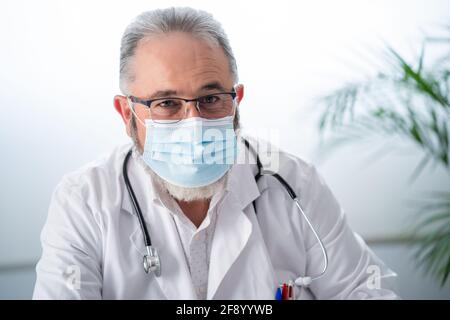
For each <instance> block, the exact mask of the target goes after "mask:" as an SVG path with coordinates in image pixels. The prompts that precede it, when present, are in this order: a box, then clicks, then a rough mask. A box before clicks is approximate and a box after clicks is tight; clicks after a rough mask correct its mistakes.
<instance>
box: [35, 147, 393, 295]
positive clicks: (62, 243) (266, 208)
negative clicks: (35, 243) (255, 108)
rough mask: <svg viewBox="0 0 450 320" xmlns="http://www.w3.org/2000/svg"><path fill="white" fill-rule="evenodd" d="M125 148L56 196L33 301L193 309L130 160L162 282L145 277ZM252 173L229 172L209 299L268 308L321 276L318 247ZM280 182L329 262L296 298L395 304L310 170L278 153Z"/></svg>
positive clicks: (173, 233)
mask: <svg viewBox="0 0 450 320" xmlns="http://www.w3.org/2000/svg"><path fill="white" fill-rule="evenodd" d="M129 148H130V145H126V146H121V147H118V148H117V149H116V150H115V151H114V152H113V153H112V154H111V155H109V156H108V157H105V158H104V159H102V160H100V161H97V162H95V163H92V164H90V165H88V166H85V167H83V168H82V169H80V170H78V171H77V172H75V173H72V174H69V175H66V176H65V177H64V178H63V179H62V181H61V183H60V184H59V185H58V186H57V188H56V190H55V192H54V194H53V197H52V200H51V205H50V209H49V214H48V218H47V221H46V224H45V226H44V229H43V231H42V235H41V241H42V247H43V252H42V257H41V259H40V261H39V263H38V264H37V267H36V271H37V281H36V285H35V290H34V295H33V298H34V299H102V298H103V299H196V294H195V291H194V287H193V285H192V281H191V278H190V274H189V270H188V265H187V262H186V260H185V255H184V253H183V248H182V245H181V243H180V240H179V237H178V235H177V230H176V226H175V224H174V221H173V219H172V218H171V215H170V213H169V212H168V209H167V208H166V207H165V206H164V205H163V203H162V202H161V200H160V199H158V198H157V197H156V196H155V193H154V192H153V187H154V185H153V184H152V183H151V182H150V179H149V176H148V174H147V173H146V172H145V171H144V169H143V167H142V166H141V165H140V164H139V163H138V162H137V160H136V159H133V158H132V159H131V160H130V163H129V165H128V170H129V171H128V172H129V177H130V181H131V184H132V185H133V188H134V190H135V193H136V195H137V198H138V199H139V203H140V206H141V209H142V211H143V215H144V218H145V220H146V223H147V228H148V229H149V232H150V236H151V240H152V243H153V246H154V247H156V248H157V249H158V251H159V255H160V259H161V267H162V269H161V272H162V273H161V276H160V277H156V276H155V275H153V274H146V273H145V272H144V270H143V266H142V258H143V255H144V254H145V250H144V248H145V247H144V241H143V236H142V233H141V229H140V227H139V222H138V219H137V217H136V214H135V213H134V211H133V207H132V205H131V202H130V198H129V195H128V193H127V191H126V188H125V185H124V181H123V176H122V165H123V160H124V157H125V154H126V152H127V151H128V150H129ZM255 172H256V165H234V166H233V167H232V169H231V171H230V172H229V179H228V188H227V190H228V191H227V192H226V194H225V197H224V198H223V200H222V202H221V204H220V205H219V207H218V218H217V224H216V229H215V234H214V238H213V242H212V248H211V257H210V266H209V278H208V291H207V298H208V299H273V298H274V295H275V289H276V287H277V285H278V284H279V283H282V282H287V281H289V280H294V279H296V278H297V277H299V276H303V275H305V274H306V275H314V274H317V273H318V272H320V271H321V269H322V263H323V257H322V253H321V251H320V247H319V246H318V244H317V242H316V240H315V238H314V236H313V234H312V232H311V231H310V230H309V228H308V226H307V224H306V222H305V221H304V219H303V218H302V217H301V215H300V214H299V212H298V209H297V208H296V207H295V205H294V203H293V201H292V200H291V199H290V198H289V195H288V194H287V193H286V192H285V191H284V189H282V187H281V186H280V184H279V183H278V182H277V181H276V180H275V179H273V178H271V177H263V178H261V179H260V181H259V182H258V185H257V184H256V182H255V179H254V174H255ZM279 174H280V175H281V176H283V177H284V178H285V179H286V180H287V181H288V183H289V184H290V185H291V186H292V188H293V189H294V191H295V192H296V193H297V195H298V196H299V198H300V201H301V204H302V206H303V208H304V210H305V212H306V214H307V215H308V216H309V217H310V219H311V222H312V224H313V225H314V226H315V228H316V230H317V232H318V233H319V235H320V236H321V238H322V239H323V242H324V244H325V246H326V248H327V250H328V256H329V268H328V270H327V272H326V275H325V276H324V277H322V278H321V279H319V280H317V281H314V282H313V283H312V284H311V285H310V287H309V288H308V289H303V288H302V289H299V288H297V289H296V298H297V299H367V298H380V299H392V298H396V297H397V295H396V293H395V291H394V289H393V287H392V281H393V280H394V278H395V273H393V272H392V271H390V270H389V269H388V268H387V267H386V266H384V264H383V263H382V262H381V261H380V260H379V259H377V258H376V257H375V256H374V254H373V253H372V252H371V251H370V249H369V248H368V247H367V246H366V245H365V243H364V242H363V241H362V240H361V239H360V238H358V237H357V236H356V235H355V234H354V233H353V232H352V231H351V229H350V228H349V226H348V224H347V222H346V219H345V215H344V213H343V210H342V209H341V208H340V206H339V204H338V203H337V201H336V199H335V198H334V196H333V194H332V193H331V192H330V190H329V189H328V187H327V186H326V184H325V183H324V181H323V180H322V179H321V177H320V176H319V175H318V173H317V171H316V170H315V168H314V167H313V166H311V165H309V164H307V163H305V162H304V161H302V160H300V159H298V158H296V157H294V156H292V155H289V154H286V153H280V171H279ZM253 200H257V202H256V207H257V211H258V214H257V216H256V215H255V212H254V209H253V206H252V201H253ZM370 266H372V267H370ZM373 266H375V267H373ZM373 270H375V271H376V272H378V271H379V273H376V274H374V271H373ZM78 272H79V273H78ZM374 275H375V276H377V275H379V276H380V278H379V280H377V279H375V281H374V279H373V276H374ZM377 284H379V285H377Z"/></svg>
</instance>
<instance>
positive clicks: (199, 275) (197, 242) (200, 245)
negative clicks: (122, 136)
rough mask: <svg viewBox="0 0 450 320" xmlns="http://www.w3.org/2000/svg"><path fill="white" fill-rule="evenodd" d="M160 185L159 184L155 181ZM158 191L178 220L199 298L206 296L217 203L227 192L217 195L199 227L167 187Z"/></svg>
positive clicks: (202, 298)
mask: <svg viewBox="0 0 450 320" xmlns="http://www.w3.org/2000/svg"><path fill="white" fill-rule="evenodd" d="M155 185H156V184H155ZM155 189H156V190H155V191H156V194H157V195H158V196H159V197H160V199H161V200H162V202H163V204H164V205H165V206H166V208H167V209H169V212H170V214H171V216H172V218H173V220H174V222H175V226H176V230H177V233H178V237H179V239H180V242H181V245H182V247H183V250H184V256H185V259H186V263H187V265H188V269H189V272H190V275H191V278H192V284H193V285H194V288H195V293H196V295H197V298H198V299H199V300H205V299H206V296H207V289H208V271H209V261H210V256H211V247H212V241H213V237H214V230H215V225H216V221H217V211H218V210H217V207H218V205H219V204H220V201H221V200H222V199H223V195H224V193H223V192H220V193H219V194H217V195H215V196H213V198H212V199H211V202H210V205H209V209H208V212H207V214H206V216H205V218H204V220H203V221H202V223H201V224H200V226H199V227H198V228H197V227H196V226H195V224H194V223H193V222H192V221H191V220H189V218H188V217H186V215H185V214H184V213H183V211H182V210H181V208H180V207H179V205H178V204H177V203H176V202H175V200H174V199H172V198H171V197H170V196H168V194H167V192H166V191H165V190H162V189H160V188H155Z"/></svg>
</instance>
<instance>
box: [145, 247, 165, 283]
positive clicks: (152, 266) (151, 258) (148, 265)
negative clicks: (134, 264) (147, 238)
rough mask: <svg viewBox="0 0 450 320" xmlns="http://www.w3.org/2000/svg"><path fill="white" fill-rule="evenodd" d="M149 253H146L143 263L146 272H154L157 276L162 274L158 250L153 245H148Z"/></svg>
mask: <svg viewBox="0 0 450 320" xmlns="http://www.w3.org/2000/svg"><path fill="white" fill-rule="evenodd" d="M146 249H147V254H146V255H144V258H143V264H144V271H145V273H149V272H153V273H154V274H155V276H157V277H159V276H160V275H161V261H160V260H159V255H158V251H156V248H153V247H146Z"/></svg>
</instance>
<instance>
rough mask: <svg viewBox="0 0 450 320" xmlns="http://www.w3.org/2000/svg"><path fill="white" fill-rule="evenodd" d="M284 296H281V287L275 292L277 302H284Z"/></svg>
mask: <svg viewBox="0 0 450 320" xmlns="http://www.w3.org/2000/svg"><path fill="white" fill-rule="evenodd" d="M282 299H283V297H282V294H281V289H280V287H278V288H277V291H275V300H282Z"/></svg>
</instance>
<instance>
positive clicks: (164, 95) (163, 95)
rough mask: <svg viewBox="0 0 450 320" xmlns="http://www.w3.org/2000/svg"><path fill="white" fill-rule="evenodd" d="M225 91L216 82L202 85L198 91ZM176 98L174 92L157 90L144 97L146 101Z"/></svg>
mask: <svg viewBox="0 0 450 320" xmlns="http://www.w3.org/2000/svg"><path fill="white" fill-rule="evenodd" d="M214 90H218V91H226V90H225V88H224V87H223V86H222V85H221V84H220V83H219V82H217V81H214V82H209V83H207V84H205V85H203V86H202V87H201V88H200V89H199V90H198V91H199V92H201V91H214ZM175 96H177V91H176V90H170V89H169V90H158V91H156V92H154V93H152V94H151V95H148V96H146V97H145V99H147V100H151V99H155V98H167V97H175Z"/></svg>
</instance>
